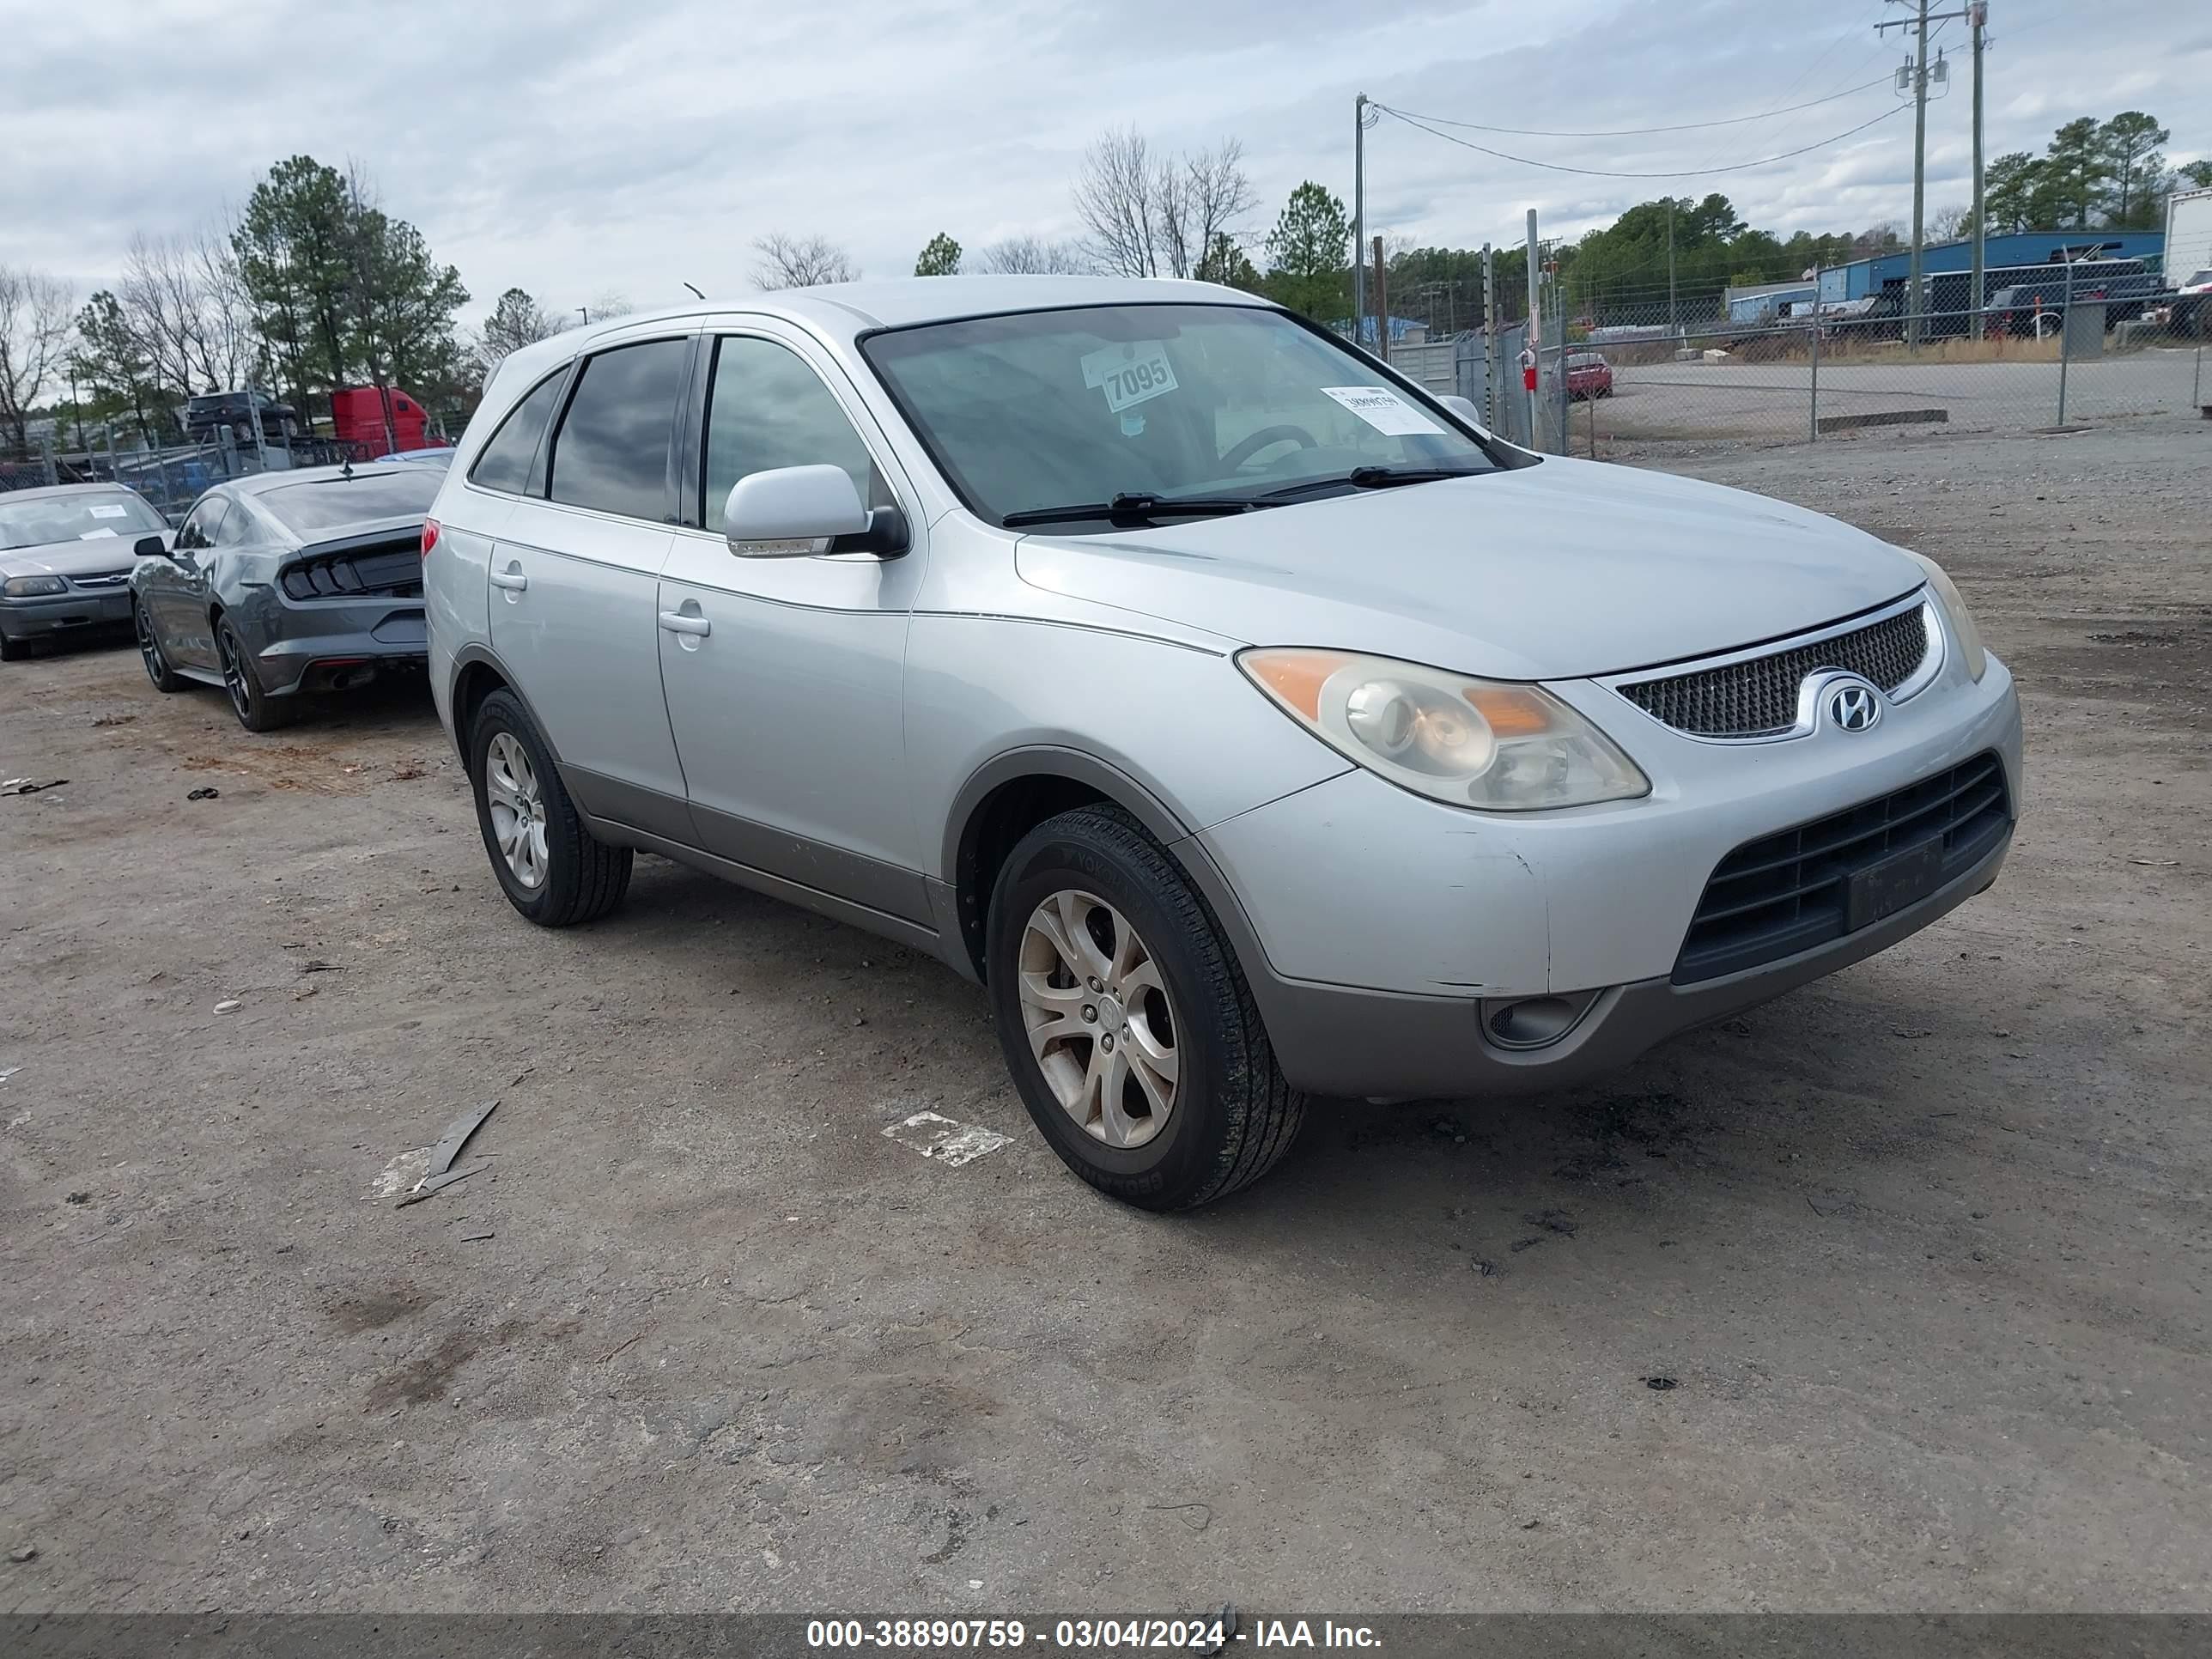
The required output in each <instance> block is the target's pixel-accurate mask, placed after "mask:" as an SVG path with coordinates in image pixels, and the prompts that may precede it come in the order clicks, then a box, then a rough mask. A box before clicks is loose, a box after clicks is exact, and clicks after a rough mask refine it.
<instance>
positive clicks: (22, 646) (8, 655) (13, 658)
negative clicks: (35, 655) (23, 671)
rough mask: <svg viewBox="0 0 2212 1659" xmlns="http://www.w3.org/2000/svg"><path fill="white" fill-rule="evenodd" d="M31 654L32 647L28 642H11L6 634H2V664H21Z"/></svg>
mask: <svg viewBox="0 0 2212 1659" xmlns="http://www.w3.org/2000/svg"><path fill="white" fill-rule="evenodd" d="M30 654H31V647H30V644H29V642H28V641H25V640H11V639H9V637H8V636H7V635H5V634H0V662H21V661H22V660H23V659H24V658H26V657H27V656H29V655H30Z"/></svg>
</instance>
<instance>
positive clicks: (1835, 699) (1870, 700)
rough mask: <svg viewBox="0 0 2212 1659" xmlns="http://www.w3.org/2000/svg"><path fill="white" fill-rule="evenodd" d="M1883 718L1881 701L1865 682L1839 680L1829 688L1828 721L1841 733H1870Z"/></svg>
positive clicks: (1872, 688)
mask: <svg viewBox="0 0 2212 1659" xmlns="http://www.w3.org/2000/svg"><path fill="white" fill-rule="evenodd" d="M1828 719H1829V720H1831V721H1832V723H1833V724H1834V726H1835V727H1836V729H1837V730H1838V731H1839V732H1865V731H1870V730H1871V729H1872V728H1873V726H1874V723H1875V721H1876V720H1880V719H1881V698H1880V697H1878V696H1875V690H1874V687H1872V686H1871V685H1869V684H1867V683H1866V682H1865V681H1864V680H1838V681H1837V682H1836V683H1835V684H1833V685H1832V686H1830V687H1829V688H1828Z"/></svg>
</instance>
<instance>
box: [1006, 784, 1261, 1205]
mask: <svg viewBox="0 0 2212 1659" xmlns="http://www.w3.org/2000/svg"><path fill="white" fill-rule="evenodd" d="M1041 907H1044V908H1045V911H1046V913H1047V914H1044V915H1042V916H1041ZM1063 907H1069V908H1063ZM1100 911H1103V913H1104V916H1103V920H1102V919H1101V918H1100V916H1099V915H1097V912H1100ZM1055 916H1056V917H1057V918H1058V920H1059V921H1060V929H1059V932H1058V934H1057V935H1056V936H1055V933H1054V930H1053V928H1052V925H1051V924H1052V920H1053V918H1054V917H1055ZM1071 916H1072V918H1073V920H1072V921H1071ZM1071 927H1080V928H1083V929H1084V930H1085V933H1086V934H1087V944H1088V947H1089V949H1088V950H1086V949H1085V942H1083V941H1076V940H1074V939H1073V936H1072V933H1071V931H1070V929H1071ZM1125 929H1126V930H1127V933H1128V934H1129V936H1130V937H1129V944H1130V945H1133V950H1127V949H1126V948H1125V946H1124V944H1123V932H1124V930H1125ZM1055 937H1057V938H1059V939H1068V940H1069V941H1070V942H1071V943H1073V945H1074V946H1075V950H1076V951H1077V953H1078V954H1079V956H1082V957H1085V959H1086V961H1089V962H1090V963H1091V965H1092V966H1097V967H1099V968H1101V969H1102V970H1103V971H1102V974H1101V975H1098V976H1097V979H1098V982H1099V984H1100V985H1102V986H1103V987H1104V988H1103V991H1099V992H1096V993H1093V994H1091V995H1088V996H1086V995H1085V993H1086V992H1092V977H1091V976H1089V975H1079V974H1077V973H1074V972H1072V971H1070V969H1069V968H1068V965H1067V964H1068V956H1067V952H1066V951H1065V950H1063V949H1061V948H1060V945H1058V944H1056V943H1055V942H1054V940H1055ZM1139 959H1140V963H1139V966H1137V967H1135V968H1134V969H1129V970H1127V971H1124V970H1123V967H1122V964H1123V963H1124V962H1126V961H1129V960H1139ZM985 965H986V968H987V978H988V981H989V988H990V997H991V1012H992V1015H993V1018H994V1020H995V1022H996V1024H997V1025H998V1030H999V1042H1000V1048H1002V1049H1003V1050H1004V1051H1005V1054H1006V1066H1007V1068H1008V1069H1009V1070H1010V1071H1011V1072H1012V1073H1013V1078H1014V1084H1015V1086H1016V1088H1018V1090H1019V1091H1020V1092H1021V1097H1022V1103H1023V1104H1024V1105H1025V1106H1026V1107H1028V1108H1029V1113H1030V1117H1031V1118H1032V1119H1033V1120H1035V1121H1036V1126H1037V1128H1038V1129H1039V1130H1040V1131H1041V1132H1042V1133H1043V1135H1044V1138H1045V1139H1047V1140H1048V1141H1049V1142H1050V1143H1051V1145H1052V1149H1053V1150H1054V1152H1058V1153H1059V1154H1060V1158H1061V1160H1062V1161H1063V1162H1064V1163H1066V1165H1067V1166H1068V1168H1069V1169H1071V1170H1073V1171H1074V1172H1075V1173H1076V1174H1077V1175H1079V1176H1082V1177H1083V1179H1084V1180H1085V1181H1087V1182H1090V1183H1091V1185H1092V1186H1093V1187H1096V1188H1098V1190H1099V1191H1101V1192H1103V1193H1105V1194H1108V1195H1109V1196H1110V1197H1114V1198H1118V1199H1120V1200H1121V1201H1122V1202H1124V1203H1126V1204H1132V1205H1134V1206H1138V1207H1139V1208H1140V1209H1146V1210H1184V1209H1190V1208H1193V1207H1194V1206H1198V1205H1200V1204H1206V1203H1210V1202H1211V1201H1212V1200H1215V1199H1218V1198H1221V1197H1224V1196H1225V1195H1226V1194H1230V1193H1233V1192H1235V1191H1236V1190H1237V1188H1240V1187H1243V1186H1245V1185H1246V1184H1248V1183H1249V1182H1253V1181H1255V1180H1257V1179H1258V1178H1259V1177H1260V1176H1262V1175H1264V1174H1265V1173H1266V1172H1267V1170H1269V1169H1271V1168H1272V1167H1273V1165H1274V1163H1275V1161H1276V1160H1277V1159H1278V1158H1280V1157H1282V1155H1283V1154H1284V1152H1286V1151H1287V1150H1289V1147H1290V1145H1291V1141H1292V1140H1293V1139H1296V1138H1297V1132H1298V1126H1299V1124H1300V1123H1301V1122H1302V1121H1304V1116H1305V1097H1304V1095H1302V1094H1299V1093H1298V1092H1297V1091H1295V1090H1293V1089H1291V1087H1290V1085H1288V1084H1287V1083H1285V1081H1284V1079H1283V1075H1282V1073H1281V1071H1280V1069H1279V1067H1278V1066H1277V1065H1276V1063H1275V1052H1274V1048H1273V1046H1272V1045H1271V1044H1270V1043H1269V1042H1268V1041H1267V1029H1266V1027H1265V1026H1264V1025H1263V1024H1261V1019H1260V1011H1259V1009H1258V1007H1257V1006H1255V1004H1254V1002H1253V1000H1252V993H1251V989H1250V987H1249V986H1248V985H1247V984H1246V983H1245V981H1244V975H1243V972H1242V970H1240V969H1239V968H1238V967H1237V959H1236V957H1235V955H1234V954H1233V953H1232V952H1231V950H1230V947H1229V945H1228V942H1227V941H1226V940H1225V939H1224V938H1223V937H1222V933H1221V928H1220V924H1219V923H1218V921H1215V919H1214V916H1213V913H1212V910H1211V909H1209V908H1207V906H1206V901H1205V899H1204V898H1203V897H1201V896H1200V895H1199V894H1198V892H1196V891H1195V890H1194V889H1193V888H1192V887H1191V885H1190V884H1189V883H1188V881H1187V880H1186V879H1185V878H1184V877H1183V875H1182V872H1181V871H1180V870H1178V869H1177V868H1176V866H1175V865H1174V863H1173V862H1172V861H1171V860H1170V859H1169V858H1168V856H1167V854H1165V853H1164V852H1163V851H1162V850H1161V848H1160V847H1159V844H1158V842H1155V841H1153V840H1152V837H1151V836H1148V835H1146V833H1145V831H1144V829H1143V828H1142V826H1141V825H1139V823H1137V821H1136V820H1135V819H1134V818H1133V817H1130V816H1129V815H1128V814H1127V813H1126V812H1124V811H1121V809H1119V808H1118V807H1108V806H1097V807H1085V808H1083V809H1081V810H1079V811H1073V812H1064V813H1062V814H1060V816H1059V817H1055V818H1052V819H1050V820H1048V821H1047V822H1046V823H1042V824H1040V825H1038V826H1037V828H1036V829H1033V830H1031V831H1030V833H1029V834H1028V835H1027V836H1024V838H1023V839H1022V842H1021V843H1020V844H1019V845H1018V846H1017V847H1016V848H1014V850H1013V852H1012V854H1011V855H1010V856H1009V857H1008V858H1007V860H1006V865H1005V866H1004V867H1003V868H1002V869H1001V870H1000V872H999V878H998V881H997V883H996V884H995V886H994V890H993V892H992V895H991V910H990V919H989V923H988V927H987V934H986V940H985ZM1109 981H1110V983H1109ZM1129 987H1136V988H1135V990H1134V993H1133V994H1131V995H1129V998H1128V1001H1127V1006H1126V1007H1125V1006H1122V1003H1121V999H1120V998H1119V997H1118V996H1116V995H1115V993H1117V992H1121V993H1123V994H1127V993H1128V991H1129ZM1163 1005H1164V1006H1163ZM1061 1021H1064V1022H1066V1023H1065V1024H1064V1025H1063V1024H1057V1023H1054V1024H1049V1025H1048V1030H1050V1031H1051V1032H1052V1033H1053V1035H1051V1036H1048V1037H1046V1038H1045V1039H1044V1040H1042V1041H1041V1042H1034V1043H1033V1039H1032V1032H1031V1026H1032V1023H1033V1022H1035V1023H1037V1024H1041V1025H1042V1024H1046V1023H1047V1022H1061ZM1117 1028H1118V1031H1119V1034H1120V1037H1121V1043H1120V1048H1121V1055H1120V1069H1118V1070H1115V1069H1113V1064H1112V1062H1111V1061H1109V1060H1106V1059H1105V1055H1106V1053H1107V1051H1109V1050H1110V1049H1112V1048H1114V1047H1115V1043H1114V1041H1113V1038H1114V1036H1115V1030H1116V1029H1117ZM1093 1031H1095V1032H1096V1033H1097V1035H1086V1033H1089V1032H1093ZM1163 1050H1165V1051H1167V1052H1169V1053H1171V1054H1172V1056H1173V1068H1172V1069H1173V1075H1172V1077H1171V1078H1170V1079H1165V1082H1166V1084H1167V1085H1168V1087H1169V1089H1170V1090H1171V1092H1165V1093H1164V1092H1163V1090H1162V1085H1163V1081H1164V1080H1163V1078H1162V1076H1161V1074H1160V1073H1158V1072H1157V1071H1154V1070H1153V1069H1152V1065H1153V1064H1154V1063H1155V1062H1153V1061H1147V1060H1146V1059H1145V1058H1144V1056H1146V1054H1153V1055H1160V1054H1162V1051H1163ZM1048 1066H1049V1067H1050V1068H1051V1070H1050V1074H1048ZM1102 1071H1103V1075H1104V1076H1107V1077H1110V1078H1112V1079H1115V1081H1116V1084H1117V1090H1118V1093H1119V1097H1120V1099H1119V1103H1118V1104H1119V1106H1120V1108H1121V1126H1120V1127H1117V1126H1116V1124H1115V1122H1114V1121H1112V1120H1111V1119H1110V1118H1109V1115H1108V1114H1107V1112H1106V1110H1105V1109H1104V1107H1103V1096H1102V1091H1101V1090H1100V1087H1099V1083H1100V1079H1101V1077H1102ZM1063 1090H1065V1091H1070V1092H1071V1093H1074V1094H1076V1095H1077V1096H1078V1099H1077V1103H1075V1104H1064V1103H1063V1097H1062V1092H1061V1091H1063ZM1163 1101H1164V1103H1165V1105H1166V1107H1167V1109H1166V1110H1165V1111H1164V1112H1160V1111H1158V1110H1157V1109H1154V1110H1152V1111H1149V1112H1146V1113H1145V1114H1144V1115H1143V1116H1142V1117H1141V1118H1139V1115H1138V1114H1137V1112H1136V1111H1135V1110H1134V1108H1136V1107H1139V1106H1140V1105H1145V1104H1147V1103H1150V1104H1152V1105H1153V1106H1155V1108H1156V1107H1157V1105H1158V1103H1162V1102H1163ZM1078 1109H1082V1110H1084V1111H1085V1121H1080V1122H1079V1121H1078V1118H1077V1115H1076V1113H1077V1110H1078ZM1117 1143H1118V1144H1117Z"/></svg>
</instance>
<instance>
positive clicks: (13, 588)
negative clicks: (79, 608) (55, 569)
mask: <svg viewBox="0 0 2212 1659" xmlns="http://www.w3.org/2000/svg"><path fill="white" fill-rule="evenodd" d="M66 592H69V584H68V583H67V582H65V581H64V580H62V579H61V578H60V577H59V576H10V577H9V578H8V580H6V581H5V582H0V593H5V594H6V595H7V596H8V597H9V599H37V598H39V597H40V595H42V594H46V593H66Z"/></svg>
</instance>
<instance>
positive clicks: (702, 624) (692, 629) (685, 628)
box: [660, 611, 714, 640]
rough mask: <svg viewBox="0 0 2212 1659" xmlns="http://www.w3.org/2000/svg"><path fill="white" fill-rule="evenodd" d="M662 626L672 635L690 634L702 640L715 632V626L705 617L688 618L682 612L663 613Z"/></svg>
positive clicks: (661, 616)
mask: <svg viewBox="0 0 2212 1659" xmlns="http://www.w3.org/2000/svg"><path fill="white" fill-rule="evenodd" d="M660 625H661V626H662V627H663V628H665V629H667V630H668V631H669V632H670V633H671V634H689V635H692V636H693V637H694V638H695V639H702V640H703V639H705V638H706V637H707V635H709V634H711V633H713V632H714V623H710V622H708V620H707V619H706V618H705V617H687V616H685V615H684V613H683V612H682V611H662V612H661V613H660Z"/></svg>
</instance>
